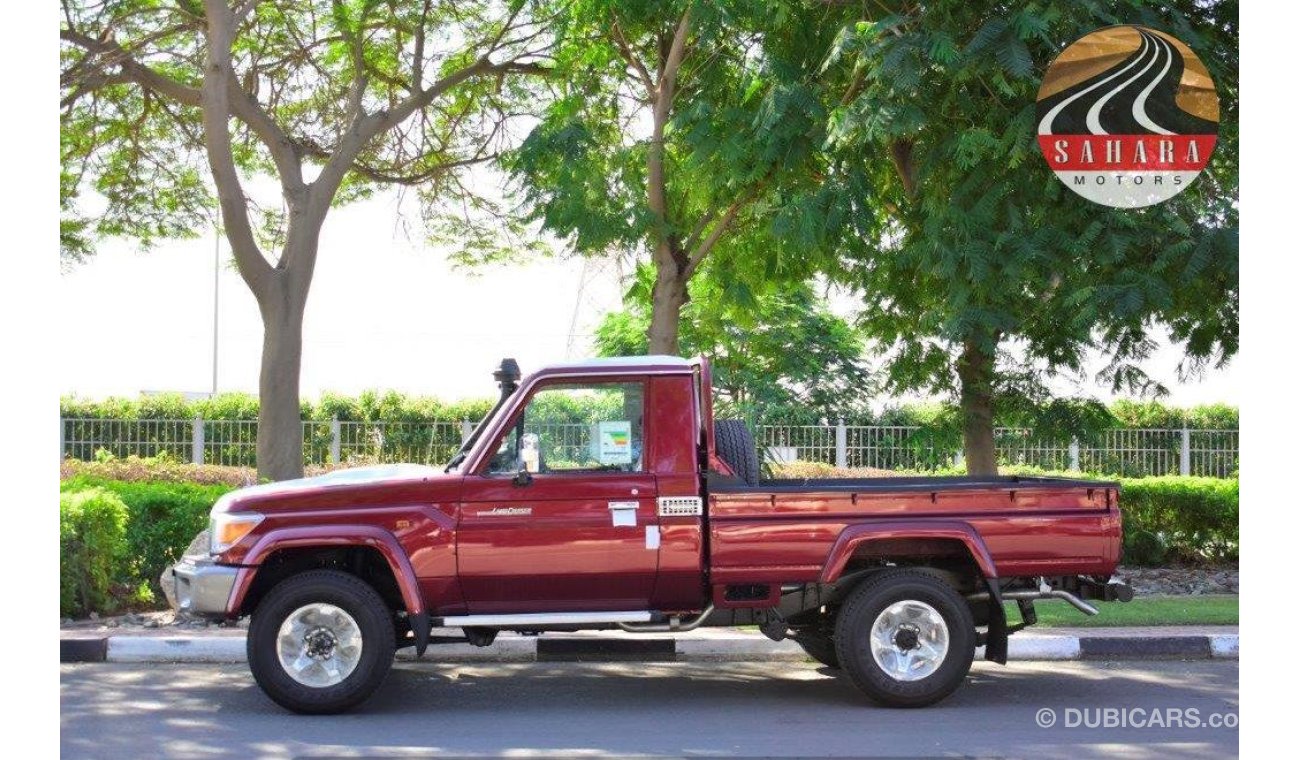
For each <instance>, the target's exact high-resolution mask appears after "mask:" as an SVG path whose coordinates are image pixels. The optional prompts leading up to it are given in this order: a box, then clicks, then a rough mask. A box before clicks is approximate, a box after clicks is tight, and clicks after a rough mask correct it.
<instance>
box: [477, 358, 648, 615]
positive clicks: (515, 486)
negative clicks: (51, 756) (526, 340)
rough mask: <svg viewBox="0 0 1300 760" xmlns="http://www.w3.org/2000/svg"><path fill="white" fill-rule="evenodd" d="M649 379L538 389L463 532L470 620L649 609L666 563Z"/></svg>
mask: <svg viewBox="0 0 1300 760" xmlns="http://www.w3.org/2000/svg"><path fill="white" fill-rule="evenodd" d="M644 402H645V383H644V381H643V380H640V379H638V380H633V381H628V380H611V381H604V382H596V381H583V382H581V383H577V384H575V383H559V382H553V383H548V384H543V385H539V386H537V387H535V388H534V389H533V391H532V393H531V396H530V397H529V399H528V401H527V403H526V404H525V405H524V406H523V408H522V411H521V412H520V413H519V414H518V416H517V417H516V418H515V419H514V420H512V421H511V424H510V426H509V427H508V428H507V430H506V432H505V433H504V434H503V435H502V438H501V440H500V441H499V443H498V449H497V454H496V456H495V457H493V458H492V459H491V460H489V461H488V462H487V463H486V466H485V467H484V468H483V472H481V473H476V474H473V475H471V476H470V477H469V478H468V479H467V481H466V489H465V497H464V501H463V502H462V504H461V509H460V520H459V528H458V530H457V558H458V559H457V561H458V566H459V577H460V582H461V588H462V590H463V592H464V594H465V600H466V603H467V604H468V606H469V611H470V612H471V613H492V612H570V611H571V612H581V611H609V610H643V609H648V606H649V600H650V596H651V592H652V591H653V589H654V582H655V574H656V571H657V568H658V557H659V551H658V549H659V541H658V538H659V532H658V531H659V526H658V516H657V512H656V496H657V493H656V485H655V478H654V476H653V475H651V474H650V473H649V472H647V468H646V467H645V463H644V462H643V461H642V455H643V452H644V451H645V450H646V447H645V440H646V439H645V436H646V435H647V431H646V428H645V424H644V417H645V414H644V412H645V409H644V407H645V403H644Z"/></svg>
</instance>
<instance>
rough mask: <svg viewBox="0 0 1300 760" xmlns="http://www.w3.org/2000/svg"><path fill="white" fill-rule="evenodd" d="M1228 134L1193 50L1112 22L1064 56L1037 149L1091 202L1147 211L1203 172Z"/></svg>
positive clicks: (1045, 89)
mask: <svg viewBox="0 0 1300 760" xmlns="http://www.w3.org/2000/svg"><path fill="white" fill-rule="evenodd" d="M1218 133H1219V97H1218V95H1217V94H1216V93H1215V91H1214V81H1213V80H1212V79H1210V73H1209V72H1208V71H1207V70H1206V68H1205V65H1204V64H1203V63H1201V61H1200V59H1199V58H1197V57H1196V54H1195V53H1193V52H1192V49H1191V48H1189V47H1188V46H1187V45H1185V44H1183V43H1182V42H1181V41H1179V40H1177V39H1175V38H1174V37H1171V36H1170V35H1168V34H1165V33H1164V32H1160V31H1157V30H1155V29H1149V28H1147V27H1143V26H1111V27H1106V28H1105V29H1098V30H1097V31H1095V32H1092V33H1091V34H1088V35H1086V36H1084V37H1082V38H1080V39H1079V40H1077V41H1076V42H1075V43H1074V44H1072V45H1070V46H1069V47H1067V48H1066V49H1065V50H1063V51H1062V52H1061V54H1060V55H1059V56H1057V57H1056V60H1054V61H1052V65H1051V66H1049V67H1048V68H1047V75H1046V76H1044V77H1043V84H1042V86H1041V87H1040V88H1039V89H1038V147H1039V148H1040V149H1041V150H1042V151H1043V156H1045V157H1046V158H1047V164H1048V166H1050V167H1051V169H1052V171H1054V172H1056V176H1057V177H1058V178H1059V179H1060V180H1061V181H1062V182H1064V183H1065V186H1066V187H1068V188H1070V189H1071V190H1073V191H1074V192H1076V193H1078V194H1079V195H1082V196H1083V197H1084V198H1087V199H1088V200H1090V201H1094V202H1096V203H1101V204H1105V205H1107V206H1114V207H1117V208H1141V207H1143V206H1150V205H1152V204H1154V203H1160V202H1161V201H1166V200H1169V199H1170V198H1172V197H1174V196H1175V195H1177V194H1178V193H1180V192H1182V191H1183V190H1185V189H1187V187H1188V186H1189V185H1191V183H1192V180H1194V179H1196V176H1197V175H1198V174H1200V173H1201V170H1202V169H1204V168H1205V165H1206V163H1208V162H1209V160H1210V154H1211V153H1213V152H1214V143H1215V140H1216V139H1217V137H1218Z"/></svg>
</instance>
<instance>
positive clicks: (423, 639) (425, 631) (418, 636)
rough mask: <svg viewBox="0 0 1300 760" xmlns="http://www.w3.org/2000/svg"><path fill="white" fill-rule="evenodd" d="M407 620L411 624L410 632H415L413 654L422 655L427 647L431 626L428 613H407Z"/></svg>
mask: <svg viewBox="0 0 1300 760" xmlns="http://www.w3.org/2000/svg"><path fill="white" fill-rule="evenodd" d="M407 621H408V622H410V624H411V633H413V634H415V656H416V657H422V656H423V655H424V650H425V649H428V648H429V629H430V627H431V621H430V620H429V613H427V612H419V613H416V614H414V615H409V616H407Z"/></svg>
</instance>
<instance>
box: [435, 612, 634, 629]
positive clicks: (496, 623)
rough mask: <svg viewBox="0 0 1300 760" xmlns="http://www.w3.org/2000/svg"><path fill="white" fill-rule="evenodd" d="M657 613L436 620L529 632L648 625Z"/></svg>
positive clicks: (460, 625)
mask: <svg viewBox="0 0 1300 760" xmlns="http://www.w3.org/2000/svg"><path fill="white" fill-rule="evenodd" d="M651 620H654V613H652V612H650V611H648V610H646V611H641V612H530V613H518V614H507V615H458V616H453V617H443V618H434V619H433V624H434V625H437V626H443V627H445V628H465V627H482V628H515V627H520V628H529V627H531V626H535V625H596V624H601V623H615V624H617V623H649V622H650V621H651Z"/></svg>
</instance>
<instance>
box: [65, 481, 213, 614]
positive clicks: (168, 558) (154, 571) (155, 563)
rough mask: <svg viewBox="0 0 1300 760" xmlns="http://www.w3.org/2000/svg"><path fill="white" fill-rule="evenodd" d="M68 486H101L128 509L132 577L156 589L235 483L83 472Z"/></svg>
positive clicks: (70, 489) (76, 488)
mask: <svg viewBox="0 0 1300 760" xmlns="http://www.w3.org/2000/svg"><path fill="white" fill-rule="evenodd" d="M62 488H63V491H64V492H65V493H68V492H73V493H75V492H78V491H83V490H84V489H88V488H89V489H96V490H98V491H101V492H107V493H108V494H110V495H112V496H113V497H115V498H116V499H118V500H119V502H120V503H122V504H124V509H125V510H126V513H127V515H128V520H127V523H126V526H127V527H126V530H125V542H126V551H127V552H128V555H129V556H130V558H131V565H130V570H131V572H130V573H129V575H128V579H129V580H130V581H132V582H133V585H134V586H136V587H138V586H139V584H140V583H147V584H148V587H149V588H150V589H151V590H152V591H153V592H155V593H158V592H160V591H161V589H159V588H158V576H159V574H161V573H162V571H163V570H164V569H165V568H167V567H168V566H169V565H171V564H172V563H174V562H175V561H176V560H177V559H179V557H180V553H181V552H183V551H184V550H185V547H187V546H189V544H190V541H191V540H192V539H193V538H194V535H195V534H196V533H198V532H199V531H201V530H203V528H204V527H206V526H207V523H208V512H209V511H210V510H211V509H212V505H213V504H214V503H215V502H216V501H217V499H219V498H221V496H222V495H223V494H225V493H226V492H228V491H231V490H233V489H234V486H230V485H221V484H218V485H204V484H198V483H182V482H143V481H135V482H131V481H121V480H106V479H103V478H96V477H92V476H88V475H79V476H77V477H74V478H73V479H71V480H68V481H65V482H64V483H63V486H62Z"/></svg>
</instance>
